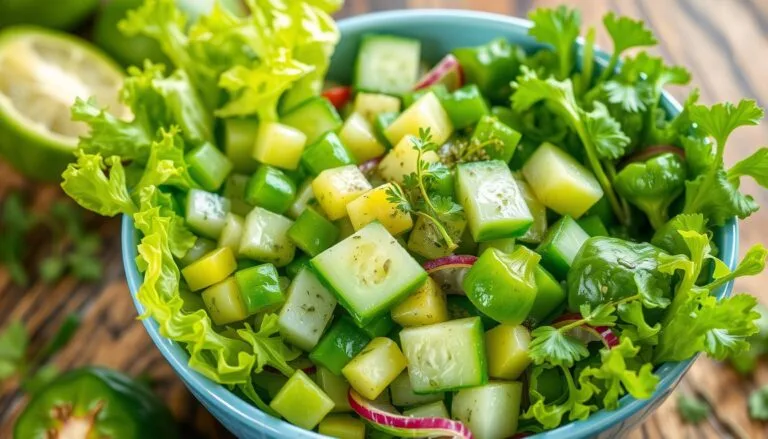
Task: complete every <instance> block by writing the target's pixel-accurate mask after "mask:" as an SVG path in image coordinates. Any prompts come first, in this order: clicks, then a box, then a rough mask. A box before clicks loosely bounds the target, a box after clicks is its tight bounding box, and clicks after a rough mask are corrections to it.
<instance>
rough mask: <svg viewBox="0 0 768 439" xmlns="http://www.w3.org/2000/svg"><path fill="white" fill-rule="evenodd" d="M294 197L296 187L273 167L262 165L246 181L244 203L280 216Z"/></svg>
mask: <svg viewBox="0 0 768 439" xmlns="http://www.w3.org/2000/svg"><path fill="white" fill-rule="evenodd" d="M294 197H296V185H295V184H294V183H293V180H291V179H290V178H288V176H287V175H285V173H284V172H283V171H281V170H279V169H277V168H275V167H272V166H269V165H262V166H261V167H260V168H259V169H258V171H256V173H255V174H253V176H252V177H251V179H250V180H248V186H247V187H246V188H245V201H246V202H247V203H249V204H252V205H254V206H261V207H263V208H265V209H267V210H271V211H272V212H275V213H280V214H282V213H283V212H285V211H286V210H288V208H289V207H291V203H292V202H293V199H294Z"/></svg>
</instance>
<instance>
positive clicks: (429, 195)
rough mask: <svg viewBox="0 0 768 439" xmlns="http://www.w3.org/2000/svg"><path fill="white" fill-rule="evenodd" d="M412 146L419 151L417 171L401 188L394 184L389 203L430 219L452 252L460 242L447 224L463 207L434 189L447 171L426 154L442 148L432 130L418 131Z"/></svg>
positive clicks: (388, 197)
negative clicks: (426, 157)
mask: <svg viewBox="0 0 768 439" xmlns="http://www.w3.org/2000/svg"><path fill="white" fill-rule="evenodd" d="M411 145H412V146H413V149H415V150H416V151H417V156H416V157H417V158H416V171H414V172H412V173H410V174H408V175H406V176H405V177H404V178H403V184H402V186H400V185H398V184H397V183H392V186H391V187H390V188H388V189H387V200H388V201H389V202H390V203H393V204H395V206H396V207H397V209H398V210H400V211H402V212H405V213H408V214H412V215H416V216H420V217H422V218H424V219H426V220H428V221H429V222H430V223H431V224H432V225H434V227H435V229H436V230H437V231H438V233H439V234H440V236H441V237H442V239H443V241H445V245H446V247H447V248H448V250H449V251H453V250H455V249H456V248H457V247H458V243H457V242H456V241H454V239H453V238H452V237H451V235H450V234H449V233H448V230H447V229H446V227H445V224H444V222H445V221H446V220H448V219H451V218H455V217H456V216H458V215H460V214H461V213H462V208H461V206H460V205H459V204H457V203H456V202H454V201H453V198H451V197H449V196H446V195H441V194H439V193H436V192H435V191H434V190H432V189H431V183H432V182H433V181H434V180H435V179H437V178H438V177H439V176H440V174H441V173H442V172H444V169H445V165H443V164H442V163H441V162H432V161H429V160H425V159H424V154H425V153H426V152H429V151H435V150H437V148H438V147H439V145H438V144H437V143H435V142H433V141H432V134H431V133H430V129H429V128H419V136H418V137H413V138H412V139H411Z"/></svg>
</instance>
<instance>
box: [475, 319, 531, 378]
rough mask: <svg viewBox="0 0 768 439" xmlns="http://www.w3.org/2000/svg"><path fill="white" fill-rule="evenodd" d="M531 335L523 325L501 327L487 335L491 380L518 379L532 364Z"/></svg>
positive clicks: (486, 348)
mask: <svg viewBox="0 0 768 439" xmlns="http://www.w3.org/2000/svg"><path fill="white" fill-rule="evenodd" d="M530 342H531V334H530V333H529V332H528V330H527V329H525V327H524V326H522V325H516V326H512V325H503V324H502V325H499V326H497V327H495V328H493V329H491V330H490V331H488V332H486V333H485V350H486V354H487V358H488V374H489V375H490V376H491V378H499V379H504V380H515V379H517V378H518V377H519V376H520V375H521V374H522V373H523V372H524V371H525V369H526V368H527V367H528V365H529V364H531V357H530V356H529V355H528V344H529V343H530Z"/></svg>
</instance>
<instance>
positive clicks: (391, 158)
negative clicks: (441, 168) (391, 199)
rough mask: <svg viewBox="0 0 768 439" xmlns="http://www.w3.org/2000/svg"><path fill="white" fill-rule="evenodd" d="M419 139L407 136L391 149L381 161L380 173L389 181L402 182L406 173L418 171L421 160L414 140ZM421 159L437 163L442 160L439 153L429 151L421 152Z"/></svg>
mask: <svg viewBox="0 0 768 439" xmlns="http://www.w3.org/2000/svg"><path fill="white" fill-rule="evenodd" d="M416 140H417V139H416V138H415V137H412V136H405V137H403V138H402V140H400V142H398V143H397V144H396V145H395V147H394V148H392V150H391V151H389V152H388V153H387V155H385V156H384V158H383V159H381V162H379V175H381V178H383V179H384V180H387V181H394V182H397V183H402V182H403V180H404V179H405V176H406V175H409V174H412V173H414V172H416V167H417V166H418V161H419V151H418V150H416V149H415V147H414V146H413V145H414V142H415V141H416ZM421 160H422V161H424V162H425V163H437V162H439V161H440V157H438V155H437V153H435V152H434V151H427V152H424V153H422V154H421Z"/></svg>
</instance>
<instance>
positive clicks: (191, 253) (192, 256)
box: [179, 237, 216, 267]
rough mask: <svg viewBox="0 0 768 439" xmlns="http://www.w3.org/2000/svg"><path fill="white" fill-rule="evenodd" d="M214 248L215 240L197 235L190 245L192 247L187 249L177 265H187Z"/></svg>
mask: <svg viewBox="0 0 768 439" xmlns="http://www.w3.org/2000/svg"><path fill="white" fill-rule="evenodd" d="M214 250H216V243H215V242H213V241H211V240H210V239H205V238H199V237H198V238H197V239H196V240H195V244H194V245H193V246H192V248H190V249H189V250H187V254H185V255H184V257H183V258H181V260H179V265H180V266H181V267H186V266H187V265H189V264H191V263H193V262H195V261H197V260H198V259H200V258H202V257H203V256H205V255H206V254H208V253H210V252H212V251H214Z"/></svg>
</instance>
